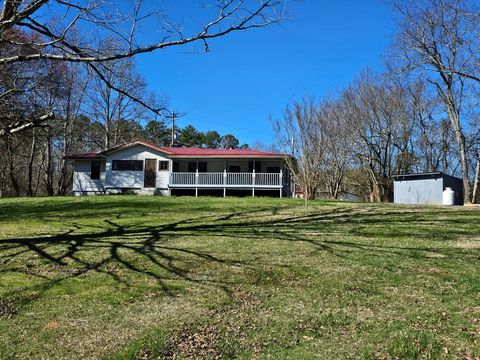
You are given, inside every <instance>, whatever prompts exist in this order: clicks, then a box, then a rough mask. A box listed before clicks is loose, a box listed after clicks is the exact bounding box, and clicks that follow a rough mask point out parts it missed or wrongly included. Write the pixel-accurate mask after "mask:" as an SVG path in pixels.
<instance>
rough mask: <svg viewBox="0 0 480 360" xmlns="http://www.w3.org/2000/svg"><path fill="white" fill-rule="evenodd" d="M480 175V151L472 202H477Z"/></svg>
mask: <svg viewBox="0 0 480 360" xmlns="http://www.w3.org/2000/svg"><path fill="white" fill-rule="evenodd" d="M479 177H480V151H479V153H478V156H477V166H476V167H475V180H474V182H473V192H472V203H474V204H475V203H476V202H477V192H478V182H479Z"/></svg>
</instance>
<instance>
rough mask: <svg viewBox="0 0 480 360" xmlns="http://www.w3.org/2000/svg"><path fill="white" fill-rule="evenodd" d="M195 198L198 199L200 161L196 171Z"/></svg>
mask: <svg viewBox="0 0 480 360" xmlns="http://www.w3.org/2000/svg"><path fill="white" fill-rule="evenodd" d="M195 197H198V161H197V169H196V171H195Z"/></svg>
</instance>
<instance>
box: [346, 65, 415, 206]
mask: <svg viewBox="0 0 480 360" xmlns="http://www.w3.org/2000/svg"><path fill="white" fill-rule="evenodd" d="M405 97H406V94H405V92H404V89H402V88H400V87H398V86H396V85H395V84H391V83H388V82H382V81H381V79H376V78H375V76H374V74H371V73H368V72H367V73H364V74H362V75H361V76H360V77H359V78H358V79H357V81H356V82H355V84H354V85H353V86H351V87H349V88H347V89H346V90H345V91H344V92H343V95H342V101H343V102H344V104H345V106H346V109H347V110H346V116H347V117H348V119H349V122H350V124H351V128H352V131H355V132H356V138H355V139H356V140H355V141H354V142H353V144H352V147H353V149H354V151H355V154H356V157H357V158H358V159H359V161H360V164H361V167H362V168H364V169H365V171H366V172H367V173H368V179H369V185H368V186H369V187H370V201H372V202H373V201H390V200H391V199H392V195H393V188H392V179H391V177H392V175H393V174H394V173H395V172H397V173H404V172H407V171H408V169H409V168H410V167H411V161H412V160H413V156H412V154H411V151H410V150H409V146H408V145H409V141H410V138H411V134H412V131H413V121H412V118H411V116H410V114H409V111H408V109H407V107H406V104H408V102H407V101H406V98H405Z"/></svg>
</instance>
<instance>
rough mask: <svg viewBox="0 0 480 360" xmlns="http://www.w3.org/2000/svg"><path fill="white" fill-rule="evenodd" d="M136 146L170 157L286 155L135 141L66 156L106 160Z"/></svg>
mask: <svg viewBox="0 0 480 360" xmlns="http://www.w3.org/2000/svg"><path fill="white" fill-rule="evenodd" d="M134 145H143V146H146V147H149V148H151V149H154V150H158V151H161V152H164V153H165V154H167V155H168V156H169V157H223V158H230V157H235V158H241V157H276V158H283V157H285V155H284V154H276V153H271V152H265V151H258V150H251V149H202V148H193V147H160V146H157V145H155V144H151V143H149V142H146V141H143V140H135V141H131V142H129V143H126V144H123V145H119V146H115V147H113V148H110V149H107V150H104V151H101V152H98V153H93V152H90V153H84V154H74V155H70V156H66V157H65V158H66V159H71V160H81V159H95V158H104V157H105V155H106V154H109V153H112V152H115V151H118V150H121V149H125V148H128V147H131V146H134Z"/></svg>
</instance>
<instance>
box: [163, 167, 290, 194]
mask: <svg viewBox="0 0 480 360" xmlns="http://www.w3.org/2000/svg"><path fill="white" fill-rule="evenodd" d="M283 186H284V168H283V161H282V160H277V159H251V160H240V159H239V160H237V159H234V160H231V159H208V160H206V159H182V160H177V159H176V160H174V161H173V162H172V171H171V173H170V180H169V187H170V189H192V190H195V196H198V191H199V190H204V189H217V190H219V189H220V190H223V196H226V195H227V190H229V189H230V190H231V189H237V190H249V191H251V195H252V196H255V190H257V191H258V190H262V191H263V190H271V191H275V192H276V193H278V195H279V196H280V197H282V192H283Z"/></svg>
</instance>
